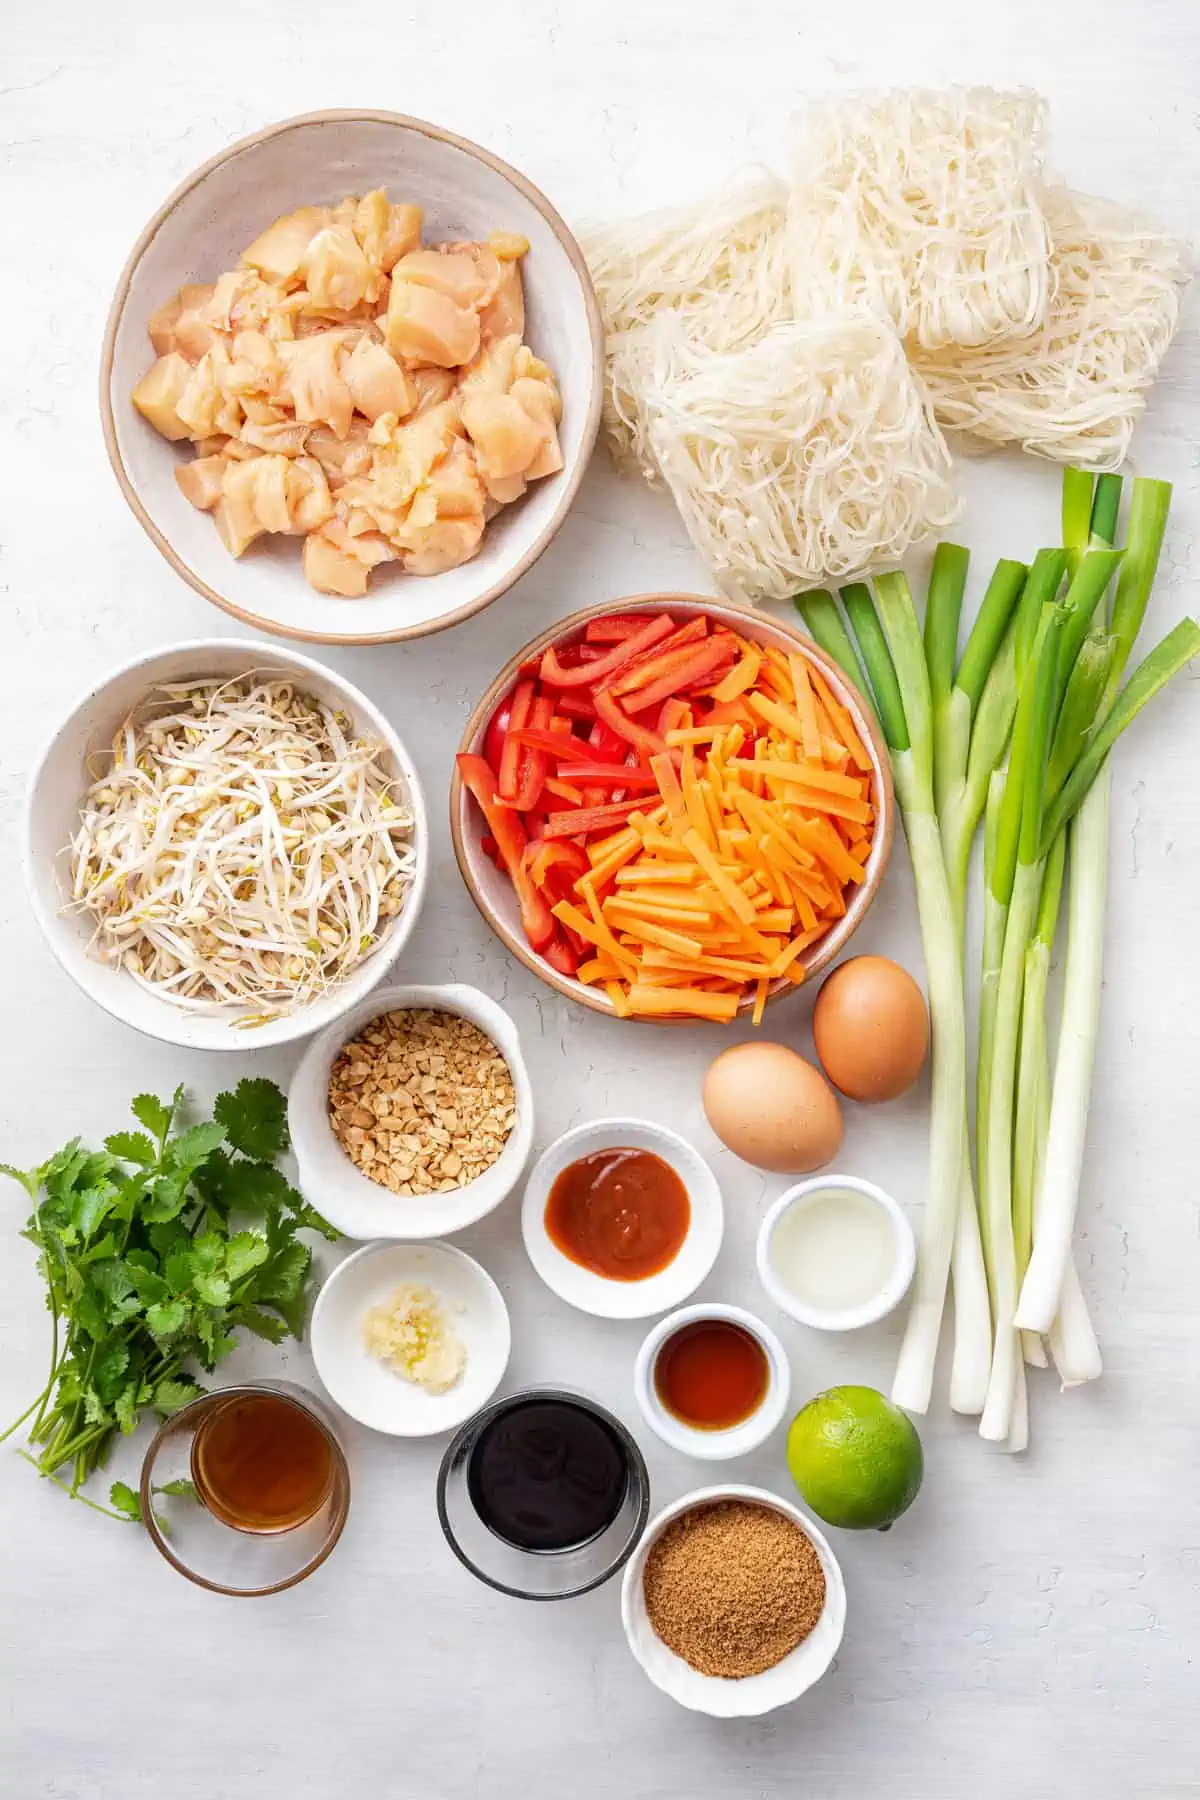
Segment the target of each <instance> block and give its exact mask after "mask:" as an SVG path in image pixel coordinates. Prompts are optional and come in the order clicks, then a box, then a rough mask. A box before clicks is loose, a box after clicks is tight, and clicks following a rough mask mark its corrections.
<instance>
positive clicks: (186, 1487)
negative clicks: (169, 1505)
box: [154, 1475, 200, 1500]
mask: <svg viewBox="0 0 1200 1800" xmlns="http://www.w3.org/2000/svg"><path fill="white" fill-rule="evenodd" d="M154 1492H155V1493H156V1494H175V1495H177V1496H178V1497H179V1498H180V1499H183V1500H198V1499H199V1498H200V1496H199V1494H198V1493H197V1492H196V1486H195V1483H194V1482H191V1481H189V1480H188V1478H187V1476H186V1475H177V1476H176V1477H175V1479H174V1481H164V1482H163V1484H162V1486H161V1487H156V1488H155V1490H154Z"/></svg>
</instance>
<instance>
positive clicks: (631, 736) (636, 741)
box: [596, 693, 667, 760]
mask: <svg viewBox="0 0 1200 1800" xmlns="http://www.w3.org/2000/svg"><path fill="white" fill-rule="evenodd" d="M596 711H597V713H598V714H599V716H600V718H601V719H602V720H603V721H604V723H605V724H606V725H607V726H608V727H609V729H610V730H612V731H615V732H616V734H617V736H618V737H621V738H624V739H625V741H626V743H628V744H632V745H633V746H634V748H635V749H636V750H637V751H638V752H639V753H640V754H641V755H643V756H645V757H646V758H647V760H648V759H649V758H650V757H652V756H662V755H664V754H665V753H666V748H667V746H666V742H665V740H664V739H662V738H660V737H659V735H658V733H657V731H651V730H650V729H649V728H648V727H647V726H645V725H639V724H637V723H636V722H635V721H634V720H633V719H630V718H628V717H626V715H625V713H623V712H622V710H621V707H620V705H619V703H618V702H617V701H616V700H614V699H613V697H612V695H611V694H606V693H598V694H597V695H596Z"/></svg>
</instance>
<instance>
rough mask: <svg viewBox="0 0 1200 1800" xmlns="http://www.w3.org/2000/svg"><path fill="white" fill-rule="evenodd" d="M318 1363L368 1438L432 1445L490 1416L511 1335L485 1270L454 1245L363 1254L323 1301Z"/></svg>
mask: <svg viewBox="0 0 1200 1800" xmlns="http://www.w3.org/2000/svg"><path fill="white" fill-rule="evenodd" d="M310 1338H311V1346H312V1355H313V1362H314V1364H315V1365H316V1371H317V1374H318V1376H319V1377H320V1379H321V1382H322V1384H323V1386H324V1387H325V1390H326V1392H327V1393H328V1394H329V1396H330V1398H331V1399H332V1400H333V1401H335V1402H336V1404H337V1405H338V1406H340V1407H341V1409H342V1411H343V1412H344V1413H348V1414H349V1415H350V1417H351V1418H352V1419H357V1420H358V1421H359V1423H360V1424H361V1425H367V1426H370V1428H371V1430H372V1431H383V1432H387V1433H388V1434H389V1435H390V1436H392V1437H412V1438H415V1437H433V1436H435V1435H436V1434H437V1433H439V1432H443V1431H453V1430H455V1429H456V1428H457V1427H458V1426H459V1425H461V1424H462V1423H463V1421H464V1420H465V1419H469V1418H470V1417H471V1415H472V1414H473V1413H475V1412H478V1410H479V1408H480V1407H481V1406H485V1405H486V1404H487V1402H488V1401H489V1400H490V1399H491V1397H492V1395H493V1394H494V1393H495V1391H496V1389H497V1388H498V1387H499V1385H500V1382H501V1380H502V1379H503V1376H504V1371H505V1369H506V1368H507V1367H508V1355H509V1349H510V1346H511V1328H510V1325H509V1317H508V1308H507V1307H506V1306H505V1304H504V1297H503V1295H502V1294H501V1292H500V1289H499V1288H498V1287H497V1286H496V1283H495V1282H494V1281H493V1280H492V1278H491V1276H490V1275H489V1274H488V1272H487V1270H486V1269H484V1268H482V1267H481V1266H480V1264H479V1263H477V1262H476V1261H475V1259H474V1258H473V1257H470V1256H468V1255H467V1254H466V1253H465V1251H462V1250H458V1249H456V1248H455V1246H454V1245H453V1244H439V1243H433V1242H421V1243H415V1244H397V1243H384V1244H365V1245H364V1246H363V1247H362V1249H360V1250H355V1251H354V1252H353V1254H352V1255H350V1256H348V1257H347V1258H346V1260H345V1261H344V1262H341V1263H339V1264H338V1266H337V1268H336V1269H334V1271H333V1273H332V1274H331V1275H330V1276H329V1277H328V1279H327V1280H326V1282H325V1285H324V1286H323V1287H322V1289H321V1291H320V1293H319V1294H318V1295H317V1301H316V1305H315V1306H314V1307H313V1315H312V1326H311V1333H310Z"/></svg>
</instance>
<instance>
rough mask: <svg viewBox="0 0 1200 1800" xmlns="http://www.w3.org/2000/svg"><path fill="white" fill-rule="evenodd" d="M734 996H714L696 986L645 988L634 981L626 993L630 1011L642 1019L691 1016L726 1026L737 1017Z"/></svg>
mask: <svg viewBox="0 0 1200 1800" xmlns="http://www.w3.org/2000/svg"><path fill="white" fill-rule="evenodd" d="M739 997H740V996H739V995H737V994H715V993H711V992H710V991H709V990H708V989H706V988H698V987H648V986H647V985H646V983H645V982H636V983H635V984H634V986H633V987H631V988H630V990H629V1010H630V1012H631V1013H633V1014H634V1015H635V1017H636V1016H637V1015H638V1014H641V1016H642V1017H643V1018H650V1019H654V1018H658V1019H661V1018H667V1017H669V1016H670V1015H671V1014H672V1013H692V1014H694V1015H695V1017H696V1018H698V1019H719V1020H721V1021H723V1022H724V1023H726V1024H727V1023H728V1022H729V1021H730V1020H731V1019H735V1018H736V1017H737V1009H738V1000H739Z"/></svg>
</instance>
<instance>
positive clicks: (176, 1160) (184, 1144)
mask: <svg viewBox="0 0 1200 1800" xmlns="http://www.w3.org/2000/svg"><path fill="white" fill-rule="evenodd" d="M224 1142H225V1127H224V1126H223V1125H219V1124H218V1123H217V1122H216V1121H215V1120H209V1122H208V1123H207V1124H205V1125H191V1126H189V1128H188V1129H187V1130H186V1131H181V1132H180V1133H179V1136H178V1137H173V1138H172V1139H171V1141H170V1143H169V1144H167V1146H166V1148H165V1149H164V1151H163V1161H164V1163H167V1164H169V1165H170V1167H171V1168H172V1169H174V1170H175V1171H177V1173H178V1174H180V1175H190V1174H191V1173H192V1171H193V1169H198V1168H199V1167H200V1165H201V1163H202V1162H205V1161H206V1160H207V1158H208V1157H210V1156H211V1155H212V1153H213V1151H214V1150H215V1149H216V1148H217V1146H218V1145H219V1144H223V1143H224Z"/></svg>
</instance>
